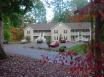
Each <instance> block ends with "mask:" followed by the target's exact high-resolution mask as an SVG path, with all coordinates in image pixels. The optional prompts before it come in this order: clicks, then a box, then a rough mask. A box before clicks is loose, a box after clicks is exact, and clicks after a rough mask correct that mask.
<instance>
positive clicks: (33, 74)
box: [0, 55, 70, 77]
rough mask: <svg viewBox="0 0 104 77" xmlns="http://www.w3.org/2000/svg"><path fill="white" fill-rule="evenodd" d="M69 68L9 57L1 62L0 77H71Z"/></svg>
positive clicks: (16, 56)
mask: <svg viewBox="0 0 104 77" xmlns="http://www.w3.org/2000/svg"><path fill="white" fill-rule="evenodd" d="M66 68H67V66H62V65H59V64H52V63H43V62H42V61H39V60H37V59H32V58H29V57H24V56H19V55H9V58H8V59H6V60H0V77H70V76H69V74H68V73H67V72H65V69H66Z"/></svg>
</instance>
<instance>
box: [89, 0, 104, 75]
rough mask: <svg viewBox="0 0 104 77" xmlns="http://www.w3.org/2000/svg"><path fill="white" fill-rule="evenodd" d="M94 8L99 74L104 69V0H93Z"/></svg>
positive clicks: (97, 73)
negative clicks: (103, 46)
mask: <svg viewBox="0 0 104 77" xmlns="http://www.w3.org/2000/svg"><path fill="white" fill-rule="evenodd" d="M91 3H92V6H93V8H92V9H91V11H92V13H91V14H92V15H93V14H94V15H95V41H94V42H95V43H94V44H95V45H96V46H95V47H94V48H95V49H93V51H94V55H95V67H99V68H98V69H97V70H96V71H95V74H96V76H97V75H102V71H103V72H104V70H103V68H102V67H103V66H102V65H103V64H102V61H103V56H102V54H104V53H103V50H102V48H101V47H102V41H103V40H102V35H103V30H102V29H103V26H104V7H103V6H104V0H91Z"/></svg>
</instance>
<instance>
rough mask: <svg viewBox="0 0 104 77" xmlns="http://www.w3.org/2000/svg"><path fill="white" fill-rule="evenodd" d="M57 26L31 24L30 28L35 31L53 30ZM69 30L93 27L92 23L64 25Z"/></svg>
mask: <svg viewBox="0 0 104 77" xmlns="http://www.w3.org/2000/svg"><path fill="white" fill-rule="evenodd" d="M56 24H59V23H40V24H30V25H29V26H30V27H31V28H32V29H34V30H51V28H53V27H55V25H56ZM64 24H65V25H67V26H68V27H69V28H70V27H71V28H73V29H78V28H80V29H81V28H82V29H86V28H89V27H91V24H90V22H73V23H64Z"/></svg>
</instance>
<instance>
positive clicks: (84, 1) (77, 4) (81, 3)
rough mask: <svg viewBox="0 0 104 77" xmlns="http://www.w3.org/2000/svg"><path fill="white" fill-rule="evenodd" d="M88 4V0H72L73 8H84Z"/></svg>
mask: <svg viewBox="0 0 104 77" xmlns="http://www.w3.org/2000/svg"><path fill="white" fill-rule="evenodd" d="M87 4H88V0H80V1H79V0H72V1H71V8H74V7H76V8H77V9H80V8H83V7H85V6H86V5H87Z"/></svg>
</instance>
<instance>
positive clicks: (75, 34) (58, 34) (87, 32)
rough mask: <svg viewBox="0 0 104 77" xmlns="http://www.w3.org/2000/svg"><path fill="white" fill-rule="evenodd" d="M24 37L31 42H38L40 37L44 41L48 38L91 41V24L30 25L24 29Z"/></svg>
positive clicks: (53, 39)
mask: <svg viewBox="0 0 104 77" xmlns="http://www.w3.org/2000/svg"><path fill="white" fill-rule="evenodd" d="M24 37H25V38H28V39H29V40H30V41H31V42H36V41H37V39H38V38H39V37H40V38H42V39H43V40H44V41H46V40H47V38H48V37H50V38H51V40H52V41H55V40H60V39H63V40H67V41H90V40H91V25H90V23H89V22H80V23H79V22H78V23H76V22H75V23H62V22H59V23H44V24H42V23H41V24H30V25H28V26H27V27H26V28H25V29H24Z"/></svg>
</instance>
